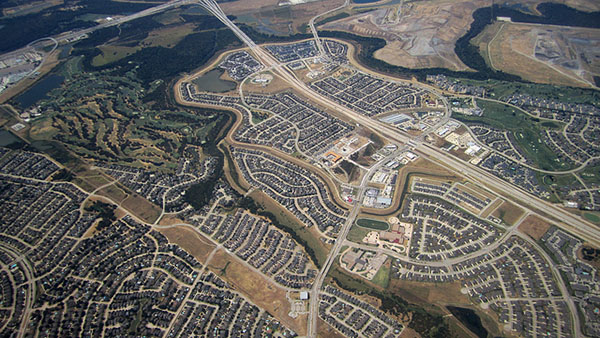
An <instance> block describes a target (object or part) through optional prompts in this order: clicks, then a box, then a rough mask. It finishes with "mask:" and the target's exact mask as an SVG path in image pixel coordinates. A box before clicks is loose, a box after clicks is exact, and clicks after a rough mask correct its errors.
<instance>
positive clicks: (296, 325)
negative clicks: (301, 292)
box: [208, 249, 307, 335]
mask: <svg viewBox="0 0 600 338" xmlns="http://www.w3.org/2000/svg"><path fill="white" fill-rule="evenodd" d="M208 267H209V268H210V269H211V270H212V271H213V272H214V273H215V274H217V275H218V276H219V277H221V278H223V279H224V280H225V281H226V282H228V283H229V284H231V285H232V286H233V287H234V288H235V289H236V290H237V291H239V292H241V293H242V294H243V295H244V296H246V297H247V298H248V299H250V300H251V301H252V302H253V303H254V304H256V305H258V306H259V307H261V308H263V309H265V310H267V311H269V313H270V314H272V315H273V316H275V318H277V319H279V320H280V321H281V322H282V323H283V324H285V325H286V326H287V327H289V328H291V329H292V330H294V331H295V332H296V333H298V334H299V335H303V334H305V332H306V319H307V316H306V315H300V316H298V318H296V319H294V318H291V317H290V316H289V315H288V314H289V312H290V310H291V306H290V303H289V302H288V300H287V298H286V291H285V290H284V289H282V288H280V287H279V286H277V285H276V284H275V283H274V282H272V281H270V280H268V279H266V278H265V277H263V276H262V275H260V274H258V273H256V272H254V271H253V270H251V269H250V268H248V267H247V266H246V265H244V264H242V263H240V262H239V260H237V259H236V258H233V257H232V256H230V255H229V254H227V253H226V252H225V251H224V250H222V249H219V250H218V251H217V252H216V253H215V255H214V256H213V258H212V260H211V261H210V263H209V265H208Z"/></svg>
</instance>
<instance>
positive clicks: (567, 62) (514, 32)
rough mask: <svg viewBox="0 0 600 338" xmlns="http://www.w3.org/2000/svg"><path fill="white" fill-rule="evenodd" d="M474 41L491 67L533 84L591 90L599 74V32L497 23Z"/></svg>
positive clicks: (594, 30) (583, 29) (584, 29)
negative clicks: (595, 76) (593, 76)
mask: <svg viewBox="0 0 600 338" xmlns="http://www.w3.org/2000/svg"><path fill="white" fill-rule="evenodd" d="M475 41H476V42H477V43H478V45H479V49H480V50H481V51H482V54H483V55H486V56H487V57H488V63H489V64H490V66H492V67H493V68H495V69H499V70H502V71H505V72H508V73H511V74H517V75H520V76H522V77H523V78H525V79H527V80H530V81H533V82H538V83H551V84H557V85H567V86H578V87H589V86H590V85H591V84H592V83H593V79H592V76H591V74H590V72H591V73H596V74H597V73H599V72H600V62H598V61H596V60H598V58H599V57H600V37H599V36H598V30H596V29H587V28H573V27H560V28H559V27H551V28H550V27H548V28H544V27H541V26H538V25H527V24H518V23H497V24H495V25H494V26H488V27H487V28H486V30H485V31H484V32H482V33H481V34H480V36H478V37H477V38H476V40H475ZM582 56H583V57H582Z"/></svg>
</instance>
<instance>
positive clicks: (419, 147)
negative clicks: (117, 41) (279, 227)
mask: <svg viewBox="0 0 600 338" xmlns="http://www.w3.org/2000/svg"><path fill="white" fill-rule="evenodd" d="M199 3H200V4H201V5H202V6H203V7H205V8H206V9H207V10H208V11H210V12H211V13H212V14H213V15H215V16H216V17H217V18H218V19H219V20H220V21H221V22H223V23H224V24H225V25H226V26H227V27H229V28H230V29H231V30H232V31H233V33H234V34H236V35H237V36H238V38H240V40H242V42H244V43H245V44H246V45H247V46H248V47H249V48H250V50H251V52H252V53H253V54H254V55H255V56H256V57H257V58H258V59H259V61H260V62H262V63H263V65H265V66H266V67H267V68H270V69H272V71H273V73H275V74H276V75H279V76H280V77H281V78H282V79H283V80H284V81H286V82H288V84H289V85H291V86H292V87H293V88H294V89H296V90H297V91H298V92H299V93H301V94H302V95H304V96H306V97H307V98H309V99H310V100H312V101H313V102H314V103H317V104H320V105H321V106H323V107H326V108H329V109H332V110H333V111H335V112H337V113H339V114H342V115H345V117H346V118H348V119H350V120H353V121H356V122H357V123H359V124H361V125H363V126H365V127H368V128H369V129H371V130H373V131H377V132H378V133H379V134H381V135H383V136H384V137H386V138H387V139H388V140H391V141H396V142H401V143H404V144H410V145H411V146H413V147H414V149H413V151H415V152H416V153H417V154H419V155H421V156H423V157H425V158H427V159H430V160H432V161H434V162H439V163H440V164H442V165H443V166H444V167H445V168H447V169H449V170H451V171H455V172H457V173H460V175H462V176H464V177H465V178H467V179H469V180H470V181H472V182H473V183H475V184H477V185H479V186H481V187H487V189H488V190H490V188H491V189H493V190H495V191H497V192H500V193H502V194H503V195H504V196H505V197H507V198H510V199H512V200H514V201H516V202H518V203H519V204H521V205H523V204H524V205H528V206H531V207H533V208H536V209H538V210H540V211H542V212H544V213H546V214H547V215H549V216H550V217H553V218H555V219H556V220H561V221H562V223H557V225H558V226H560V227H561V228H563V229H565V230H566V231H569V232H571V233H573V234H574V235H576V236H579V237H580V238H582V239H583V240H586V241H588V242H590V243H591V244H594V245H598V246H600V230H599V229H598V228H597V227H595V226H594V225H593V224H591V223H589V222H587V221H584V220H583V219H581V218H580V217H578V216H575V215H572V214H570V213H569V212H568V211H565V210H563V209H561V208H560V207H558V206H555V205H552V204H551V203H549V202H546V201H544V200H541V199H539V198H537V197H534V196H531V195H529V194H528V193H526V192H525V191H523V190H521V189H520V188H518V187H516V186H514V185H512V184H510V183H508V182H506V181H504V180H502V179H501V178H499V177H496V176H495V175H493V174H491V173H489V172H487V171H485V170H483V169H481V168H479V167H475V166H472V165H470V164H466V163H465V162H464V161H462V160H459V159H458V158H456V157H454V156H452V155H450V154H448V153H447V152H444V151H442V150H440V149H438V148H435V147H433V146H431V145H428V144H426V143H423V142H422V139H421V138H416V139H415V138H414V137H412V136H410V135H408V134H406V133H404V132H401V131H400V130H398V129H396V128H394V127H392V126H389V125H387V124H385V123H382V122H380V121H377V120H374V119H371V118H369V117H366V116H363V115H361V114H359V113H357V112H354V111H352V110H350V109H348V108H346V107H345V106H342V105H340V104H338V103H337V102H334V101H332V100H331V99H329V98H327V97H324V96H322V95H320V94H319V93H316V92H315V91H313V90H312V89H311V88H310V87H309V86H307V85H306V84H305V83H304V82H302V81H300V80H299V79H298V78H297V77H296V76H295V74H293V73H292V72H291V71H290V70H289V69H287V68H285V66H283V65H281V64H280V63H279V62H278V61H277V60H275V58H274V57H273V56H271V55H270V54H269V53H267V52H266V51H265V50H264V49H263V48H261V47H260V46H258V45H256V44H255V43H254V41H252V39H250V38H249V37H248V36H247V35H246V34H245V33H244V32H243V31H241V30H240V29H239V28H238V27H237V26H236V25H235V24H234V23H233V22H231V20H229V18H227V15H226V14H225V13H223V11H222V10H221V8H220V7H219V5H218V4H217V3H216V2H215V1H213V0H200V1H199ZM312 28H314V22H313V26H312V27H311V29H312ZM313 34H316V30H313ZM370 174H372V171H371V170H370V171H369V172H368V173H367V175H365V177H364V178H363V181H362V183H361V187H360V190H359V193H358V196H357V201H360V200H361V198H362V196H363V194H364V190H365V189H364V187H365V182H366V181H365V180H367V178H368V177H369V175H370ZM359 210H360V206H359V205H358V203H357V204H356V205H355V206H354V208H353V209H352V211H351V212H350V215H349V216H348V219H347V221H346V223H345V224H344V226H343V227H342V230H341V231H340V234H339V237H338V239H337V240H336V242H335V244H334V248H333V249H332V250H331V251H330V253H329V255H328V258H327V261H326V263H325V265H324V266H323V268H322V269H321V271H320V272H319V275H318V276H317V279H316V280H315V283H314V284H313V288H312V290H311V299H310V314H309V320H308V331H307V333H308V336H309V337H316V326H317V318H318V301H319V300H318V291H319V290H320V288H321V285H322V283H323V281H324V279H325V276H326V274H327V271H328V270H329V268H330V267H331V264H332V263H333V260H334V259H335V257H336V256H337V254H338V253H339V250H340V248H341V246H342V244H343V243H344V241H345V238H346V235H347V234H348V231H349V230H350V227H351V225H352V222H353V220H354V218H355V217H356V215H358V212H359ZM525 210H526V212H532V210H531V209H530V208H526V207H525ZM553 223H556V222H553ZM569 307H572V304H569ZM572 315H573V320H574V321H575V322H576V325H575V326H576V327H575V331H576V332H577V333H579V332H578V331H579V325H578V324H579V323H578V320H577V318H576V316H577V313H572Z"/></svg>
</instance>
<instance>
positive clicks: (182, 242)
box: [156, 226, 215, 263]
mask: <svg viewBox="0 0 600 338" xmlns="http://www.w3.org/2000/svg"><path fill="white" fill-rule="evenodd" d="M156 230H157V231H158V232H160V233H161V234H163V235H165V237H167V239H168V240H169V242H171V243H175V244H177V245H179V246H180V247H181V248H183V249H184V250H185V251H187V252H189V253H190V255H192V256H194V258H196V259H197V260H198V261H200V262H202V263H206V260H207V259H208V256H209V255H210V253H211V252H212V250H213V249H214V248H215V245H214V244H213V243H212V242H211V241H210V240H208V239H207V238H206V237H204V236H202V235H201V234H199V233H198V232H196V231H194V230H192V229H190V228H188V227H186V226H174V227H170V228H156Z"/></svg>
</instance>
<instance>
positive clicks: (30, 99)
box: [15, 74, 65, 109]
mask: <svg viewBox="0 0 600 338" xmlns="http://www.w3.org/2000/svg"><path fill="white" fill-rule="evenodd" d="M64 80H65V78H64V77H63V76H60V75H56V74H51V75H48V76H46V77H45V78H43V79H42V80H41V81H39V82H38V83H36V84H35V85H33V87H31V88H29V89H27V90H26V91H25V92H24V93H23V94H21V95H19V96H17V97H16V98H15V100H16V101H17V102H18V103H19V105H20V106H21V108H23V109H27V108H29V107H31V106H33V105H34V104H35V103H36V102H38V101H40V100H43V99H47V98H48V96H47V94H48V92H49V91H51V90H52V89H54V88H58V87H59V86H60V85H61V84H62V83H63V81H64Z"/></svg>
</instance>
